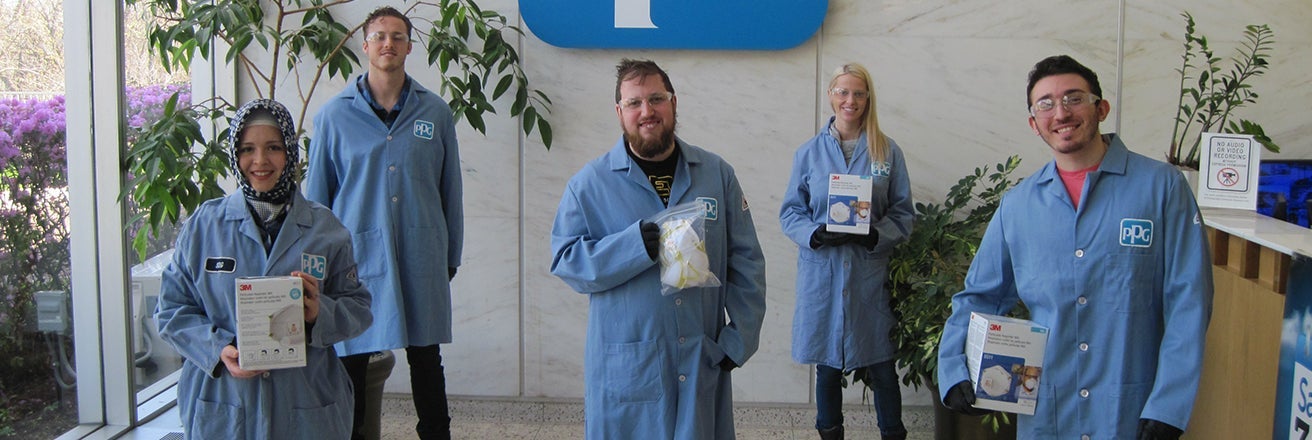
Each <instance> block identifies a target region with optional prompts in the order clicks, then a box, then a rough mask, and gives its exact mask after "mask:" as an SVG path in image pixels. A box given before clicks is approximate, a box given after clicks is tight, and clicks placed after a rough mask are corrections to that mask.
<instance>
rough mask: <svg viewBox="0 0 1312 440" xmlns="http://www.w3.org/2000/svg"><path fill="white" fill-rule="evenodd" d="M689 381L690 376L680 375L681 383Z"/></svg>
mask: <svg viewBox="0 0 1312 440" xmlns="http://www.w3.org/2000/svg"><path fill="white" fill-rule="evenodd" d="M687 381H688V376H684V375H682V374H680V375H679V382H687Z"/></svg>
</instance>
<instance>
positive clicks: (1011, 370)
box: [966, 313, 1048, 415]
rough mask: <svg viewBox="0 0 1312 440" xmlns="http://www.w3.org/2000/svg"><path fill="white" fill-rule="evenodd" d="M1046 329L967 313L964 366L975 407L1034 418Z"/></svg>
mask: <svg viewBox="0 0 1312 440" xmlns="http://www.w3.org/2000/svg"><path fill="white" fill-rule="evenodd" d="M1047 344H1048V328H1047V327H1043V326H1040V325H1038V324H1035V323H1034V322H1033V321H1027V320H1023V319H1015V318H1007V317H1004V316H996V315H988V314H983V313H971V314H970V331H969V333H968V334H967V336H966V366H967V368H969V369H970V381H971V383H972V384H973V385H975V407H976V408H983V409H991V410H996V411H1006V412H1013V413H1017V414H1027V415H1034V406H1035V404H1036V403H1037V402H1038V397H1039V380H1040V376H1042V374H1043V352H1044V348H1045V347H1046V346H1047Z"/></svg>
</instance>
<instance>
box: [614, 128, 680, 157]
mask: <svg viewBox="0 0 1312 440" xmlns="http://www.w3.org/2000/svg"><path fill="white" fill-rule="evenodd" d="M673 122H674V121H671V124H670V125H669V126H668V127H666V128H665V129H664V130H662V131H661V133H660V136H657V137H656V138H655V139H650V138H644V137H643V136H642V133H639V132H637V131H628V130H624V142H625V143H627V144H629V149H630V150H633V154H636V155H638V157H641V158H643V159H647V158H652V157H657V156H660V155H661V153H664V152H666V151H669V150H670V149H671V148H674V125H675V124H674V123H673Z"/></svg>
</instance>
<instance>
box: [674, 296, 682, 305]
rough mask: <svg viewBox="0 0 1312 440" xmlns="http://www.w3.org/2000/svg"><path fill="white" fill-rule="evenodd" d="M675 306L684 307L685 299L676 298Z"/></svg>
mask: <svg viewBox="0 0 1312 440" xmlns="http://www.w3.org/2000/svg"><path fill="white" fill-rule="evenodd" d="M674 305H676V306H681V305H683V298H675V299H674Z"/></svg>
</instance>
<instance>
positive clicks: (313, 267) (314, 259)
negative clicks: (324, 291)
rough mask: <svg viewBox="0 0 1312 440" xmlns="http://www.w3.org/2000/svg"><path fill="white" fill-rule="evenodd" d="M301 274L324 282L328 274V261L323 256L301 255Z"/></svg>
mask: <svg viewBox="0 0 1312 440" xmlns="http://www.w3.org/2000/svg"><path fill="white" fill-rule="evenodd" d="M301 272H305V273H307V274H310V276H312V277H314V278H316V279H320V280H322V279H323V277H324V276H325V275H326V273H327V272H328V259H327V258H324V256H323V255H313V254H301Z"/></svg>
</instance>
